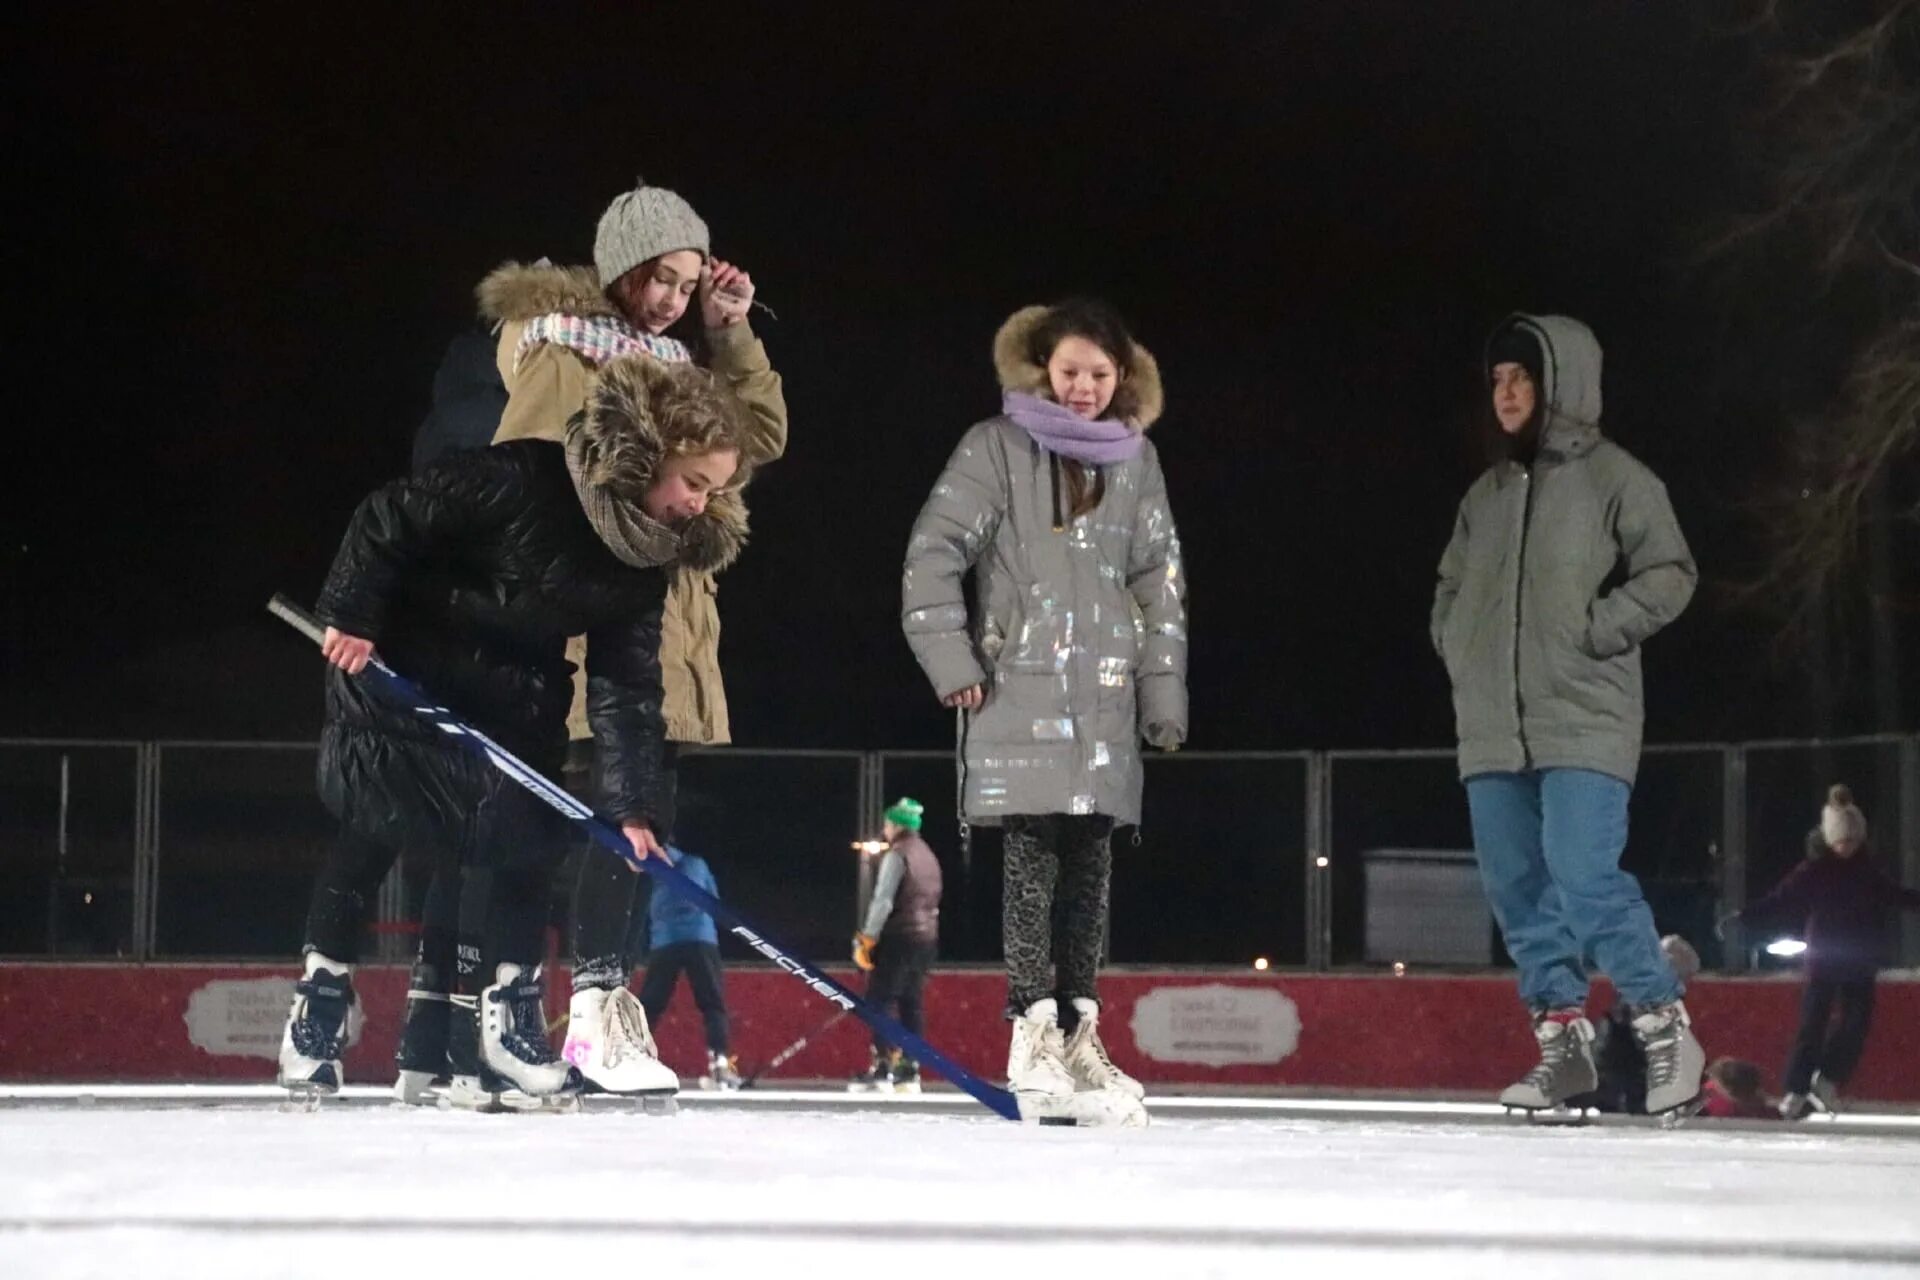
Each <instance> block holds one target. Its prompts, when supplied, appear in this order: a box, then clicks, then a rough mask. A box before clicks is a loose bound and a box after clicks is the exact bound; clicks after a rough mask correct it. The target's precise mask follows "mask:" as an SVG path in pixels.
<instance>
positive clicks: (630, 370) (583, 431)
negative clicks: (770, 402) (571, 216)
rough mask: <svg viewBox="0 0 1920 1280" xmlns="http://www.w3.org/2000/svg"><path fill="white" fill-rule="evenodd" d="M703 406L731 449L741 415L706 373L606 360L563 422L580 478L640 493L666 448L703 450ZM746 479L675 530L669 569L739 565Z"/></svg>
mask: <svg viewBox="0 0 1920 1280" xmlns="http://www.w3.org/2000/svg"><path fill="white" fill-rule="evenodd" d="M496 274H498V273H496ZM703 399H704V400H710V401H712V402H713V403H714V404H717V405H718V406H719V407H720V409H721V411H722V413H723V414H724V416H725V418H726V423H727V431H728V438H727V440H726V442H725V443H727V444H731V445H734V446H736V447H738V446H739V442H740V440H741V438H742V429H741V426H740V421H739V420H740V416H741V415H742V414H743V413H744V412H745V409H744V408H743V407H742V406H741V405H740V404H739V402H738V400H737V399H736V398H735V397H734V395H733V394H732V393H731V392H730V391H728V390H727V389H726V387H725V385H724V384H722V383H721V382H720V380H719V379H718V378H716V377H714V375H713V374H711V373H709V372H708V371H706V370H705V369H701V368H699V367H697V366H694V365H689V364H673V365H669V364H662V363H661V362H660V361H658V360H654V359H651V358H649V357H647V356H620V357H617V358H616V359H613V360H609V361H607V363H606V364H604V365H602V366H601V367H600V369H599V372H598V374H597V375H596V376H595V378H594V382H593V388H592V390H591V391H590V392H589V393H588V395H587V402H586V405H585V407H584V408H583V409H582V410H581V411H580V412H579V413H578V414H576V415H574V417H573V419H572V420H571V421H570V422H569V423H568V434H569V435H570V436H571V435H573V434H574V432H575V431H578V433H579V435H580V437H581V442H582V446H583V449H582V453H583V462H584V466H585V469H586V474H587V476H588V478H589V479H591V480H592V481H593V482H595V483H597V484H601V483H606V482H607V481H609V480H612V479H617V480H618V481H619V482H620V487H621V488H622V490H624V491H626V492H632V491H634V490H636V489H639V488H644V487H645V486H646V485H647V484H648V483H650V482H651V481H652V479H653V477H654V474H655V473H656V472H657V470H658V469H659V466H660V463H661V460H662V459H663V458H665V457H666V456H667V454H668V453H669V452H670V451H671V450H672V449H673V448H674V446H676V445H682V444H688V443H692V444H695V445H698V444H702V443H706V441H705V440H702V439H700V438H699V436H700V435H701V434H703V433H705V432H706V430H707V428H708V425H709V424H710V423H711V422H712V421H713V414H712V413H710V412H705V411H696V410H695V405H696V403H697V402H698V401H700V400H703ZM705 408H706V406H701V409H702V410H704V409H705ZM571 448H572V442H571V441H569V449H570V450H571ZM744 455H745V450H744V449H743V450H742V456H743V459H744ZM746 479H747V476H746V474H745V463H744V461H743V463H742V470H741V472H736V473H735V475H734V479H733V482H732V483H731V484H729V485H728V486H727V488H726V489H724V490H721V491H720V492H717V493H715V494H713V495H712V496H711V497H709V498H708V500H707V509H706V510H705V511H704V512H702V513H701V514H700V515H697V516H695V517H694V518H693V519H692V520H689V521H688V522H687V523H686V524H685V525H683V526H681V528H680V529H679V530H677V532H678V534H679V541H680V551H679V555H678V557H677V559H676V563H678V564H682V565H685V566H686V567H687V568H689V569H697V570H702V571H705V572H710V573H718V572H720V571H721V570H723V569H725V568H726V567H727V566H728V565H730V564H732V563H733V562H734V560H736V559H737V558H739V555H740V552H741V551H742V550H743V549H744V548H745V547H746V545H747V504H746V502H745V501H744V500H743V499H742V498H741V496H740V492H739V490H740V487H741V486H742V485H743V484H745V482H746ZM649 523H651V522H649ZM603 536H604V535H603Z"/></svg>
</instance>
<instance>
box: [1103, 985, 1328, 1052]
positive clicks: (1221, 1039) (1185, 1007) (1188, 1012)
mask: <svg viewBox="0 0 1920 1280" xmlns="http://www.w3.org/2000/svg"><path fill="white" fill-rule="evenodd" d="M1133 1043H1134V1047H1135V1048H1137V1049H1139V1050H1140V1052H1141V1053H1143V1054H1145V1055H1146V1056H1147V1057H1149V1058H1152V1059H1154V1060H1155V1061H1156V1062H1186V1063H1196V1064H1198V1065H1200V1066H1206V1067H1231V1066H1243V1065H1244V1066H1255V1065H1271V1064H1273V1063H1276V1062H1279V1061H1280V1060H1281V1059H1283V1058H1285V1057H1286V1056H1287V1055H1288V1054H1290V1053H1292V1052H1293V1051H1294V1050H1295V1049H1296V1048H1298V1047H1299V1044H1300V1010H1299V1009H1298V1008H1297V1007H1296V1006H1295V1005H1294V1003H1293V1001H1291V1000H1289V999H1287V997H1285V996H1284V995H1281V994H1280V993H1279V992H1278V991H1275V990H1273V989H1272V988H1270V987H1269V988H1260V987H1229V986H1224V985H1221V984H1213V985H1209V986H1202V987H1155V988H1154V989H1153V990H1151V991H1149V992H1147V994H1145V995H1144V996H1141V997H1140V999H1139V1000H1137V1001H1136V1002H1135V1003H1134V1006H1133Z"/></svg>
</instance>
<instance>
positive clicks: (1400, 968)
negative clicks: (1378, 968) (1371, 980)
mask: <svg viewBox="0 0 1920 1280" xmlns="http://www.w3.org/2000/svg"><path fill="white" fill-rule="evenodd" d="M1393 976H1394V977H1396V978H1404V977H1406V976H1407V966H1406V962H1405V961H1403V960H1395V961H1394V962H1393Z"/></svg>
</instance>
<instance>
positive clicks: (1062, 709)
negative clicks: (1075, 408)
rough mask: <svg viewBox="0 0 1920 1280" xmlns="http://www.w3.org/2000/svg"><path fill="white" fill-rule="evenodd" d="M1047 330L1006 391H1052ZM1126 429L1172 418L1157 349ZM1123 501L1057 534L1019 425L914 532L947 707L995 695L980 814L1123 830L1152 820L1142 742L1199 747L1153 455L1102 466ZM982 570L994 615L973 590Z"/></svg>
mask: <svg viewBox="0 0 1920 1280" xmlns="http://www.w3.org/2000/svg"><path fill="white" fill-rule="evenodd" d="M1044 316H1045V309H1044V308H1040V307H1029V308H1026V309H1024V310H1022V311H1019V312H1017V313H1015V314H1014V316H1013V317H1012V318H1011V319H1009V320H1008V321H1007V323H1006V324H1005V325H1004V326H1002V328H1001V330H1000V333H999V335H998V336H997V337H996V339H995V342H994V356H995V360H994V363H995V366H996V368H997V370H998V372H999V375H1000V382H1001V386H1002V387H1003V388H1005V389H1007V390H1013V391H1025V392H1029V393H1038V392H1039V391H1040V390H1041V389H1043V388H1044V387H1045V386H1046V370H1045V369H1044V368H1041V367H1039V366H1037V365H1035V364H1033V363H1032V362H1031V361H1030V360H1029V359H1028V358H1027V356H1026V353H1025V349H1026V339H1027V336H1028V335H1029V334H1030V333H1031V331H1032V329H1033V327H1034V326H1035V325H1037V324H1038V323H1039V322H1040V321H1041V320H1042V319H1043V318H1044ZM1135 355H1136V360H1135V361H1134V363H1133V366H1132V367H1131V368H1130V369H1128V370H1127V378H1126V381H1125V382H1124V383H1123V384H1122V393H1124V401H1123V397H1122V394H1116V396H1115V401H1116V404H1115V410H1116V416H1120V417H1123V418H1125V419H1126V420H1128V421H1130V422H1132V423H1134V424H1135V425H1137V426H1138V427H1139V428H1140V429H1141V430H1143V431H1144V430H1145V429H1146V428H1147V427H1148V426H1150V425H1151V424H1152V422H1153V421H1154V419H1155V418H1157V417H1158V416H1159V412H1160V407H1161V388H1160V376H1159V370H1158V368H1157V367H1156V366H1155V364H1154V362H1153V358H1152V357H1151V356H1150V355H1148V354H1147V352H1146V350H1145V349H1144V348H1137V349H1136V352H1135ZM1102 471H1103V473H1104V477H1105V480H1106V493H1105V496H1104V497H1103V498H1102V499H1101V501H1100V504H1099V505H1098V506H1097V507H1095V508H1094V509H1093V510H1092V511H1091V512H1089V513H1088V514H1086V515H1083V516H1081V517H1080V518H1078V519H1076V520H1074V521H1072V523H1071V524H1070V525H1069V526H1068V527H1067V528H1066V529H1065V530H1064V531H1060V532H1056V531H1055V529H1054V525H1053V512H1054V509H1055V506H1054V492H1053V489H1052V485H1053V483H1054V473H1053V469H1052V468H1051V467H1050V466H1049V465H1048V455H1047V453H1046V452H1045V451H1044V450H1042V449H1041V448H1040V447H1039V446H1038V445H1037V444H1035V443H1034V441H1033V439H1032V437H1030V436H1029V435H1028V434H1027V433H1026V432H1025V431H1023V430H1022V429H1021V428H1020V427H1018V426H1016V425H1015V424H1014V423H1013V421H1012V420H1011V419H1009V418H1006V417H1004V416H1002V417H996V418H990V419H988V420H987V421H985V422H982V423H979V424H978V425H976V426H975V427H973V428H972V429H971V430H970V431H968V432H967V434H966V435H965V436H964V437H963V438H962V439H961V441H960V445H959V447H958V448H957V449H955V450H954V453H953V456H952V458H951V459H950V460H949V461H948V463H947V467H946V470H945V471H944V472H943V473H942V474H941V476H940V480H939V482H938V483H937V484H935V485H934V488H933V493H932V495H931V496H930V497H928V499H927V503H926V506H925V507H924V508H923V509H922V510H921V512H920V517H919V519H918V520H917V521H915V522H914V526H913V534H912V537H911V539H910V541H909V542H908V546H907V557H906V571H905V575H904V581H903V584H902V588H901V606H902V626H903V627H904V629H905V631H906V635H907V641H908V643H909V644H910V645H911V646H912V647H913V652H914V656H915V657H916V658H918V659H919V661H920V666H921V668H922V669H923V670H925V671H926V673H927V678H928V680H930V681H931V682H932V684H933V689H934V692H935V693H936V694H939V695H941V696H943V697H944V696H945V695H947V694H950V693H954V692H957V691H959V690H962V689H965V688H967V687H968V686H970V685H974V684H984V685H985V686H986V694H987V697H986V703H985V705H984V706H982V707H981V708H980V710H979V711H977V712H974V713H972V714H971V715H970V716H969V717H968V723H967V725H966V728H965V731H964V738H965V741H964V745H963V771H964V787H963V790H964V796H963V801H962V804H963V812H964V813H965V816H966V817H967V819H968V820H969V821H972V822H977V823H982V824H985V825H993V824H996V823H997V822H998V821H999V820H1000V819H1001V818H1002V817H1003V816H1005V815H1007V814H1046V813H1074V814H1092V813H1098V814H1106V815H1108V816H1110V817H1112V818H1114V819H1115V820H1116V821H1118V822H1121V823H1134V822H1138V821H1139V820H1140V791H1141V764H1140V754H1139V740H1140V738H1141V736H1142V735H1143V734H1144V736H1145V737H1146V738H1147V740H1148V741H1149V742H1151V743H1153V745H1155V746H1158V747H1162V748H1172V747H1177V746H1178V745H1180V743H1182V742H1184V741H1185V740H1186V736H1187V634H1186V626H1187V615H1186V575H1185V572H1184V571H1183V569H1182V567H1181V560H1180V540H1179V537H1178V536H1177V534H1176V533H1175V531H1174V525H1173V513H1172V511H1171V510H1170V509H1169V507H1168V505H1167V492H1166V484H1165V481H1164V480H1163V479H1162V477H1161V474H1160V461H1159V458H1158V456H1157V455H1156V453H1155V452H1154V447H1153V444H1152V442H1151V441H1148V442H1146V443H1145V445H1144V447H1143V448H1142V449H1141V451H1140V453H1139V454H1138V455H1137V456H1136V457H1134V458H1133V459H1131V460H1129V461H1127V462H1123V463H1117V464H1112V465H1109V466H1106V467H1103V468H1102ZM969 569H972V570H973V571H974V577H975V585H976V587H977V589H978V599H979V616H978V617H977V618H975V619H973V620H972V621H971V625H970V622H969V618H968V614H967V606H966V602H965V599H964V598H963V596H962V594H961V580H962V578H963V577H964V576H965V574H966V573H967V571H968V570H969Z"/></svg>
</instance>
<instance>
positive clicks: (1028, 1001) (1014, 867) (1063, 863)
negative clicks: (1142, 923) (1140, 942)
mask: <svg viewBox="0 0 1920 1280" xmlns="http://www.w3.org/2000/svg"><path fill="white" fill-rule="evenodd" d="M1004 825H1005V831H1006V838H1005V848H1006V858H1005V862H1006V868H1005V878H1004V889H1003V893H1002V898H1001V914H1000V936H1001V944H1002V947H1003V948H1004V950H1005V953H1006V963H1007V1016H1008V1017H1018V1016H1019V1015H1021V1014H1023V1013H1025V1012H1026V1011H1027V1008H1028V1007H1029V1006H1030V1005H1032V1004H1033V1003H1034V1001H1036V1000H1044V999H1046V998H1047V997H1048V996H1054V997H1056V998H1057V999H1058V1001H1059V1005H1060V1013H1061V1015H1062V1018H1063V1022H1062V1025H1070V1024H1071V1023H1072V1021H1073V1020H1074V1019H1073V1017H1072V1015H1071V1014H1069V1013H1068V1010H1069V1008H1070V1007H1071V1002H1072V1001H1073V1000H1074V999H1075V998H1077V997H1083V998H1085V999H1089V1000H1097V999H1099V995H1098V990H1097V987H1098V980H1099V977H1100V960H1101V952H1102V951H1103V950H1104V949H1105V946H1106V939H1107V913H1108V907H1109V902H1108V894H1109V890H1110V888H1111V884H1112V880H1113V819H1112V818H1109V817H1107V816H1105V815H1103V814H1064V813H1048V814H1039V815H1029V814H1011V815H1009V816H1008V817H1007V818H1006V819H1005V823H1004ZM1056 899H1057V902H1058V909H1059V912H1060V931H1061V938H1060V946H1059V948H1058V951H1057V960H1058V964H1057V965H1056V963H1055V961H1056V949H1055V947H1054V938H1053V917H1054V911H1055V906H1056Z"/></svg>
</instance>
